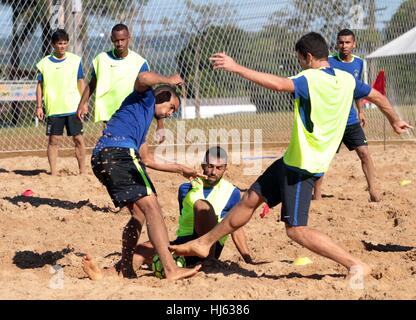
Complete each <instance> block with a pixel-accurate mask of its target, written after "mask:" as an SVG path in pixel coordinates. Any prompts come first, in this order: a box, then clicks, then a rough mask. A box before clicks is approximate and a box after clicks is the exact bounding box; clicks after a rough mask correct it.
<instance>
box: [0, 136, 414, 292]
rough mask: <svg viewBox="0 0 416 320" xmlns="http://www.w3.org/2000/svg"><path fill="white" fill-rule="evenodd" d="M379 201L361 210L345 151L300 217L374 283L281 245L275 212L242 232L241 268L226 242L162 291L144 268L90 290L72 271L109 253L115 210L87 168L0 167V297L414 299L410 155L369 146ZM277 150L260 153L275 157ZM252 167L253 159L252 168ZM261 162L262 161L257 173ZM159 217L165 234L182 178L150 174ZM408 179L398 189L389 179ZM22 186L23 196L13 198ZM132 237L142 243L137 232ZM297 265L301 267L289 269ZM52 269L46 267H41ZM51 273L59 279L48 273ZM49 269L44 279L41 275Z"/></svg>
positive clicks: (235, 175) (353, 163)
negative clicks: (247, 255)
mask: <svg viewBox="0 0 416 320" xmlns="http://www.w3.org/2000/svg"><path fill="white" fill-rule="evenodd" d="M370 150H371V152H372V155H373V158H374V160H375V162H376V167H377V171H378V178H379V183H380V186H381V189H382V190H383V193H384V199H383V201H382V202H381V203H370V202H369V196H368V193H367V192H366V191H365V189H366V183H365V178H364V176H363V173H362V171H361V166H360V162H359V160H358V157H357V156H356V155H355V153H351V152H348V151H346V149H345V148H344V149H342V151H341V153H340V154H339V155H337V156H336V158H335V159H334V161H333V162H332V166H331V169H330V171H329V173H328V174H327V175H326V177H327V178H326V180H325V182H324V194H325V195H326V197H325V198H324V199H323V200H322V201H315V202H313V204H312V207H311V210H310V226H311V227H314V228H316V229H319V230H322V231H324V232H325V233H327V234H328V235H329V236H331V237H332V238H333V239H335V240H336V241H337V242H338V243H340V244H341V245H342V246H343V247H345V248H347V249H348V250H349V251H350V252H352V253H353V254H354V255H357V256H359V257H361V258H362V259H363V260H364V261H365V262H367V263H369V264H371V265H372V266H373V267H374V269H375V272H374V277H371V278H370V279H368V280H366V282H365V284H364V288H363V289H351V288H350V286H349V283H348V281H346V280H345V279H344V275H345V270H344V268H343V267H341V266H339V265H337V264H335V263H334V262H332V261H329V260H327V259H325V258H322V257H319V256H317V255H315V254H313V253H311V252H309V251H308V250H306V249H303V248H301V247H300V246H299V245H297V244H295V243H294V242H292V241H290V240H289V239H288V238H287V237H286V235H285V231H284V225H283V223H281V222H277V220H278V217H279V216H280V214H279V212H280V206H278V207H276V208H274V209H273V210H272V211H271V212H270V214H268V215H267V216H266V217H265V218H264V219H262V218H260V217H259V212H260V210H259V212H256V213H255V214H254V217H253V219H252V220H251V221H250V222H249V223H248V224H247V225H246V226H245V231H246V233H247V235H248V239H249V246H250V248H251V250H252V252H253V255H254V258H255V260H256V261H263V262H267V263H262V264H257V265H249V264H246V263H244V262H243V260H242V259H241V258H240V256H239V254H238V252H237V250H236V249H235V247H234V245H233V243H232V241H231V240H229V241H228V242H227V244H226V246H225V249H224V251H223V254H222V256H221V261H220V262H218V264H216V265H213V266H210V267H207V268H205V270H204V271H203V272H200V273H199V274H198V275H197V276H196V277H194V278H191V279H186V280H181V281H175V282H169V281H166V280H159V279H157V278H156V277H154V276H153V274H152V272H151V271H150V270H148V269H140V270H138V274H139V277H138V278H137V279H133V280H128V279H120V278H118V277H108V278H105V279H103V280H102V281H100V282H93V281H90V280H89V279H87V278H86V277H85V275H84V274H83V271H82V269H81V267H80V264H81V255H82V253H85V252H90V253H91V254H92V255H93V256H95V257H97V259H98V261H99V263H100V265H101V266H110V265H112V264H113V263H114V262H115V261H117V259H118V258H119V256H120V247H121V233H122V229H123V226H124V225H125V223H126V222H127V221H128V219H129V214H128V212H126V211H124V210H123V211H121V212H119V213H113V212H111V211H110V210H109V207H111V205H110V198H109V197H108V195H107V192H106V190H105V189H104V187H102V186H101V185H100V184H99V182H98V180H97V179H96V178H95V176H94V175H93V174H92V172H91V168H90V167H88V174H87V175H85V176H77V175H76V172H77V170H76V161H75V159H74V158H60V159H59V167H60V168H63V169H61V170H60V176H58V177H52V176H50V175H48V174H47V173H46V170H48V163H47V159H46V158H43V157H15V158H8V159H0V181H1V183H0V238H1V241H0V266H1V267H0V283H1V285H0V298H1V299H416V247H415V246H416V219H415V218H416V210H415V207H416V196H415V195H416V160H415V159H416V147H415V145H414V144H408V145H402V146H397V145H396V146H393V145H389V146H388V147H387V151H386V152H384V151H383V148H382V147H381V146H371V147H370ZM281 152H282V149H281V148H280V149H275V150H273V151H269V152H268V154H269V155H270V154H273V155H276V156H280V154H281ZM257 161H262V160H257ZM272 161H273V160H271V159H266V160H263V163H262V165H263V169H265V168H266V167H267V166H268V165H269V164H270V163H271V162H272ZM241 172H242V167H241V166H231V167H230V170H229V171H228V173H227V177H228V178H229V179H230V180H231V181H233V182H234V183H235V184H236V185H238V186H239V187H241V188H245V187H248V186H249V185H250V184H251V183H252V182H253V181H254V180H255V177H253V176H243V175H241ZM149 173H150V176H151V178H152V180H153V182H154V184H155V186H156V188H157V190H158V193H159V195H160V196H159V198H160V203H161V205H162V208H163V210H164V215H165V221H166V224H167V227H168V231H169V236H170V238H171V239H174V238H175V231H176V225H177V221H178V204H177V200H176V193H177V188H178V186H179V184H180V183H181V182H183V181H184V179H183V178H182V177H180V176H178V175H175V174H169V173H161V172H155V171H150V172H149ZM402 180H411V183H410V184H408V185H406V186H401V185H400V181H402ZM26 189H32V190H33V191H34V195H33V196H32V197H23V196H21V193H22V192H23V191H24V190H26ZM141 240H147V233H146V231H145V232H144V233H143V234H142V237H141ZM300 256H307V257H309V258H310V259H311V260H312V261H313V263H312V264H309V265H307V266H294V265H293V264H292V261H293V260H294V259H295V258H297V257H300ZM53 266H55V269H53V268H52V267H53ZM59 268H61V269H60V270H59V271H54V270H56V269H59ZM53 272H55V273H53Z"/></svg>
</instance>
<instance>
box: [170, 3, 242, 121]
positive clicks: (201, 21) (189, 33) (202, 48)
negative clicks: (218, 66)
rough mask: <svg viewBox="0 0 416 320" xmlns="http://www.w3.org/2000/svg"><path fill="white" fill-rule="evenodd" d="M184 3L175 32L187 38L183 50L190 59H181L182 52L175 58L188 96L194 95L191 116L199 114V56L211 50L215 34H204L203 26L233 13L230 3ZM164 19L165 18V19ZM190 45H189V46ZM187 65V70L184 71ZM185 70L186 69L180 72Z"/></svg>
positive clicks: (200, 66)
mask: <svg viewBox="0 0 416 320" xmlns="http://www.w3.org/2000/svg"><path fill="white" fill-rule="evenodd" d="M185 6H186V9H187V13H188V16H187V18H186V20H185V21H184V22H181V25H180V27H179V30H180V31H179V32H180V34H182V36H183V37H186V38H189V39H190V41H189V44H188V46H187V48H188V49H187V50H188V51H190V52H192V57H193V61H190V60H189V59H185V56H184V55H183V53H180V54H179V56H178V58H177V61H178V64H179V66H180V68H181V71H182V74H183V75H185V76H187V79H186V82H187V85H188V86H189V87H187V88H186V89H187V90H191V94H190V95H191V96H193V97H194V98H195V116H196V118H199V117H200V105H201V86H204V85H203V79H202V77H203V76H204V74H203V68H204V66H205V64H204V62H203V56H205V57H206V56H209V55H210V54H212V53H213V49H214V46H215V42H212V41H216V40H215V36H214V37H210V39H208V38H207V36H208V35H209V32H207V29H208V28H209V27H211V26H214V25H220V24H221V23H222V20H223V19H224V18H226V17H228V16H231V15H233V14H234V13H235V11H234V10H232V9H231V7H230V5H229V4H227V3H225V4H212V3H209V4H198V3H195V2H194V1H193V0H185ZM165 23H167V21H165ZM190 45H191V46H192V48H191V47H190ZM206 50H208V52H209V53H207V54H206V55H205V54H204V52H207V51H206ZM182 51H183V50H182ZM186 69H188V71H186ZM184 71H186V73H185V72H184Z"/></svg>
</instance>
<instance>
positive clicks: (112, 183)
mask: <svg viewBox="0 0 416 320" xmlns="http://www.w3.org/2000/svg"><path fill="white" fill-rule="evenodd" d="M91 166H92V170H93V172H94V174H95V176H96V177H97V178H98V180H100V182H101V183H102V184H103V185H105V186H106V188H107V191H108V194H109V195H110V197H111V199H112V200H113V203H114V205H115V206H116V207H119V208H122V207H124V206H126V205H127V204H130V203H134V202H135V201H137V200H139V199H141V198H143V197H145V196H148V195H150V194H152V193H156V191H155V188H154V186H153V183H152V181H151V180H150V178H149V176H148V175H147V173H146V167H145V166H144V165H143V163H141V161H140V158H139V154H138V152H137V151H135V150H134V149H128V148H115V147H111V148H104V149H102V150H101V151H100V152H98V153H97V154H95V155H94V154H93V156H92V158H91Z"/></svg>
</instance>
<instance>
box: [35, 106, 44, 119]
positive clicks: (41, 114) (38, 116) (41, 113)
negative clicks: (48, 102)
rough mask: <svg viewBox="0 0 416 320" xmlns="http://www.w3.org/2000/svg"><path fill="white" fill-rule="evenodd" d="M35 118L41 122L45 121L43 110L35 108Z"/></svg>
mask: <svg viewBox="0 0 416 320" xmlns="http://www.w3.org/2000/svg"><path fill="white" fill-rule="evenodd" d="M36 117H37V118H38V119H39V120H40V121H43V120H44V119H45V114H44V113H43V108H36Z"/></svg>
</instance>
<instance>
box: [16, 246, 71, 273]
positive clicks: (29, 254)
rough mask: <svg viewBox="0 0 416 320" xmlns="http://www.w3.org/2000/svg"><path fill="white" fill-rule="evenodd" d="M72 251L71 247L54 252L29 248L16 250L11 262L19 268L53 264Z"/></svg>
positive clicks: (33, 267) (34, 267)
mask: <svg viewBox="0 0 416 320" xmlns="http://www.w3.org/2000/svg"><path fill="white" fill-rule="evenodd" d="M73 251H74V249H73V248H65V249H62V250H60V251H55V252H52V251H46V252H43V253H37V252H33V251H29V250H25V251H17V252H16V253H15V255H14V257H13V263H14V264H15V265H16V266H17V267H18V268H20V269H36V268H42V267H44V266H45V265H47V264H48V265H51V266H53V265H55V264H56V262H57V261H58V260H60V259H62V258H63V257H65V255H67V254H68V253H71V252H73Z"/></svg>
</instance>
